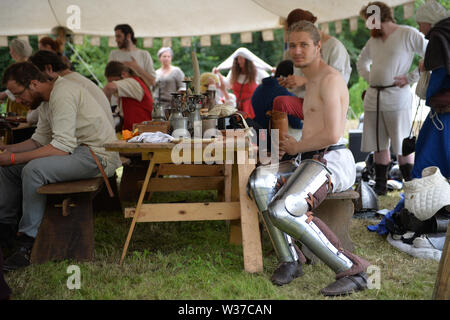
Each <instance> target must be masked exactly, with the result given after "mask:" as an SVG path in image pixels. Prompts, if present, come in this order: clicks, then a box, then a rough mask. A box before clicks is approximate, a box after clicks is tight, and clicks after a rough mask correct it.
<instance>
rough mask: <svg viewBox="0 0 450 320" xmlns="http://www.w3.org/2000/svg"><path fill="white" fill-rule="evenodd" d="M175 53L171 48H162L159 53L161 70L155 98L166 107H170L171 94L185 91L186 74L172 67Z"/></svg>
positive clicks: (157, 76)
mask: <svg viewBox="0 0 450 320" xmlns="http://www.w3.org/2000/svg"><path fill="white" fill-rule="evenodd" d="M172 58H173V51H172V49H171V48H170V47H162V48H161V49H159V51H158V59H159V61H160V62H161V68H159V69H158V70H156V83H155V86H154V88H153V96H154V97H155V98H158V101H159V102H160V103H161V104H162V105H163V106H165V107H168V106H170V101H171V99H172V97H171V95H170V94H171V93H173V92H178V91H179V90H183V89H185V85H184V83H183V80H184V72H183V71H182V70H181V69H180V68H179V67H175V66H173V65H172Z"/></svg>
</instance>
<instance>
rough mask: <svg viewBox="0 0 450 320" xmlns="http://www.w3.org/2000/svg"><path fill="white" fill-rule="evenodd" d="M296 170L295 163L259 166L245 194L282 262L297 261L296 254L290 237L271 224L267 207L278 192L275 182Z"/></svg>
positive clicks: (287, 162) (286, 162)
mask: <svg viewBox="0 0 450 320" xmlns="http://www.w3.org/2000/svg"><path fill="white" fill-rule="evenodd" d="M296 168H297V164H296V163H295V161H284V162H281V163H278V164H273V165H266V166H259V167H257V168H256V169H255V170H253V172H252V173H251V175H250V177H249V180H248V184H247V193H248V195H249V196H250V197H251V198H253V199H254V200H255V202H256V206H257V207H258V210H259V212H260V213H261V215H262V217H263V221H264V224H265V226H266V229H267V232H268V233H269V237H270V240H271V241H272V245H273V247H274V249H275V252H276V254H277V256H278V259H279V260H280V261H282V262H293V261H297V260H298V256H297V252H296V250H295V248H294V243H293V240H292V239H291V237H290V236H289V235H287V234H286V233H284V232H282V231H280V230H279V229H278V228H276V227H275V226H274V225H273V224H272V221H271V220H270V218H269V212H268V211H267V206H268V204H269V203H270V201H271V200H272V198H273V197H274V196H275V194H276V193H277V191H278V188H277V182H278V181H279V180H280V179H281V178H284V179H286V180H288V179H289V176H290V175H291V174H292V173H293V172H294V171H295V169H296Z"/></svg>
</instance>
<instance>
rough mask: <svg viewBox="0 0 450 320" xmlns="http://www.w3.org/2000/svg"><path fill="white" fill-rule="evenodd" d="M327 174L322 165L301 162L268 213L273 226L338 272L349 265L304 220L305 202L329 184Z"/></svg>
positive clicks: (323, 237)
mask: <svg viewBox="0 0 450 320" xmlns="http://www.w3.org/2000/svg"><path fill="white" fill-rule="evenodd" d="M330 174H331V173H330V171H329V170H328V169H327V168H326V167H325V166H324V165H323V164H322V163H320V162H318V161H315V160H303V161H302V162H301V163H300V165H299V166H298V168H297V169H296V170H295V172H294V173H293V174H292V175H291V177H290V179H289V180H288V181H287V183H286V184H285V185H284V186H283V187H282V188H281V189H280V191H279V192H278V193H277V194H276V196H275V197H274V198H273V200H272V201H271V202H270V204H269V206H268V211H269V216H270V219H271V221H272V223H273V224H274V226H275V227H277V228H279V229H280V230H282V231H283V232H286V233H287V234H289V235H290V236H291V237H293V238H295V239H297V240H299V241H301V242H302V243H303V244H305V245H306V246H307V247H308V248H309V249H310V250H311V251H312V252H313V253H314V254H315V255H316V256H317V257H318V258H319V259H321V260H322V261H323V262H324V263H325V264H327V265H328V266H329V267H330V268H331V269H332V270H333V271H335V272H336V273H339V272H342V271H344V270H347V269H349V268H351V267H352V265H353V263H352V262H351V261H350V259H348V258H347V257H346V256H345V255H344V254H343V253H341V252H339V251H338V250H337V249H336V248H335V247H334V246H333V244H331V243H330V241H329V240H328V239H327V238H326V237H325V235H324V234H323V233H322V231H321V230H320V229H319V228H318V227H317V226H316V225H315V224H314V223H313V222H310V221H307V220H309V219H308V215H307V214H306V213H307V212H308V211H310V210H311V208H310V203H309V202H308V201H307V199H309V198H310V195H311V194H314V193H315V192H316V191H318V190H319V189H320V188H321V187H322V186H323V185H324V184H326V183H329V175H330Z"/></svg>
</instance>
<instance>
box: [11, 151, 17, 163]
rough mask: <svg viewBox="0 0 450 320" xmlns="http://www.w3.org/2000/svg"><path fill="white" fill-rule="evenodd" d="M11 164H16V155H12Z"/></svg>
mask: <svg viewBox="0 0 450 320" xmlns="http://www.w3.org/2000/svg"><path fill="white" fill-rule="evenodd" d="M11 164H12V165H14V164H16V161H15V155H14V153H11Z"/></svg>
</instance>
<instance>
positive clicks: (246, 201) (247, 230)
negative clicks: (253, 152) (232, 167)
mask: <svg viewBox="0 0 450 320" xmlns="http://www.w3.org/2000/svg"><path fill="white" fill-rule="evenodd" d="M254 168H255V165H254V164H238V165H237V169H238V179H239V198H240V205H241V228H242V249H243V253H244V268H245V271H247V272H250V273H253V272H262V271H263V262H262V247H261V236H260V232H259V220H258V209H257V207H256V204H255V202H254V201H253V200H251V199H250V198H249V197H248V195H247V182H248V177H249V176H250V174H251V172H252V170H253V169H254Z"/></svg>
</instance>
